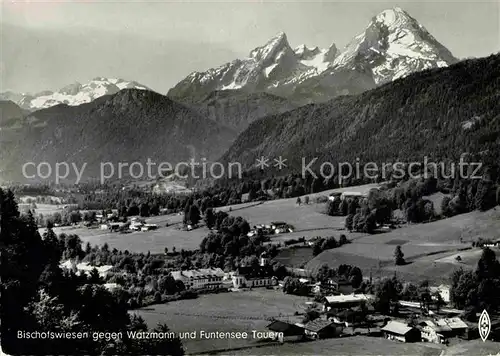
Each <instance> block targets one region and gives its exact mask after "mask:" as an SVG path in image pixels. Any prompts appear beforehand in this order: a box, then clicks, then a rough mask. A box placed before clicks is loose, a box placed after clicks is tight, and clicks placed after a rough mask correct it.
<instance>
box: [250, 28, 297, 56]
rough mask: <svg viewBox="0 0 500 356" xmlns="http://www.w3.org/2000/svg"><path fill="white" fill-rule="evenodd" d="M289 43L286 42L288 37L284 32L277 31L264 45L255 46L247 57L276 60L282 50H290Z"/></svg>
mask: <svg viewBox="0 0 500 356" xmlns="http://www.w3.org/2000/svg"><path fill="white" fill-rule="evenodd" d="M291 50H292V49H291V48H290V45H289V44H288V39H287V37H286V34H285V33H284V32H279V33H278V34H277V35H276V36H274V37H272V38H271V39H270V40H269V41H268V42H267V43H266V44H265V45H264V46H262V47H257V48H255V49H253V50H252V51H251V52H250V54H249V58H252V59H254V60H256V61H258V62H269V61H272V60H276V56H278V55H279V54H280V53H282V52H291Z"/></svg>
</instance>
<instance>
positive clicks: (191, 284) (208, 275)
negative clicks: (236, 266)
mask: <svg viewBox="0 0 500 356" xmlns="http://www.w3.org/2000/svg"><path fill="white" fill-rule="evenodd" d="M171 274H172V277H173V278H174V279H175V280H176V281H182V283H184V286H185V287H186V289H189V288H191V289H204V288H208V289H219V288H222V280H223V279H224V276H225V273H224V271H223V270H222V269H220V268H201V269H193V270H188V271H173V272H171Z"/></svg>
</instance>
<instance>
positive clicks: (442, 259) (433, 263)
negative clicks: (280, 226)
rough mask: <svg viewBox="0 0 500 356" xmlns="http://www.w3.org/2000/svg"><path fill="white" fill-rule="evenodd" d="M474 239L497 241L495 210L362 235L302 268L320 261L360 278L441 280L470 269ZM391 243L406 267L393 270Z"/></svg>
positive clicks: (499, 224)
mask: <svg viewBox="0 0 500 356" xmlns="http://www.w3.org/2000/svg"><path fill="white" fill-rule="evenodd" d="M479 237H483V238H491V239H496V238H498V237H500V209H492V210H490V211H487V212H479V211H474V212H471V213H467V214H462V215H458V216H454V217H452V218H448V219H444V220H439V221H435V222H432V223H428V224H417V225H408V226H406V227H402V228H399V229H395V230H393V231H391V232H388V233H383V234H375V235H365V236H362V237H359V238H357V239H356V240H354V241H353V242H352V243H351V244H348V245H345V246H342V247H339V248H336V249H332V250H328V251H324V252H323V253H321V254H320V255H318V256H317V257H315V258H314V259H312V260H311V261H310V262H309V263H308V264H307V265H306V267H305V268H307V269H310V270H313V271H314V270H316V269H317V268H319V267H321V265H323V264H325V263H326V264H328V265H329V266H331V267H338V265H340V264H343V263H349V264H352V265H356V266H359V267H360V268H361V269H362V270H363V272H364V274H365V275H368V274H369V273H370V271H371V272H372V274H373V276H374V277H375V276H392V275H393V274H394V272H396V273H397V274H398V275H399V276H401V277H402V278H404V279H405V280H408V281H420V280H422V279H424V278H426V279H429V280H431V281H435V282H443V281H446V280H448V278H449V275H450V274H451V272H453V270H455V269H457V268H459V267H464V268H475V266H476V264H477V261H478V260H479V257H480V256H481V250H480V249H472V250H470V247H471V242H472V241H473V240H475V239H477V238H479ZM460 241H462V243H460ZM396 245H401V247H402V250H403V253H404V254H405V259H406V261H407V262H409V264H407V265H405V266H394V263H393V261H394V257H393V254H394V249H395V246H396ZM462 249H469V250H466V251H462ZM458 255H460V257H461V258H462V261H461V262H460V263H458V262H457V261H455V257H456V256H458Z"/></svg>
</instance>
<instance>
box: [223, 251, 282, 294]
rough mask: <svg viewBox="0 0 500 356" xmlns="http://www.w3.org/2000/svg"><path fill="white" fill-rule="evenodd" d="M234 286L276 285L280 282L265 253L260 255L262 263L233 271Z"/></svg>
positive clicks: (236, 287)
mask: <svg viewBox="0 0 500 356" xmlns="http://www.w3.org/2000/svg"><path fill="white" fill-rule="evenodd" d="M232 279H233V287H234V288H235V289H238V288H255V287H268V286H275V285H276V284H277V283H278V280H277V279H276V277H274V276H273V268H272V266H269V260H268V257H267V255H266V254H265V253H263V254H262V255H261V256H260V265H259V267H258V268H255V267H246V266H242V267H238V268H237V269H236V271H235V272H234V273H233V277H232Z"/></svg>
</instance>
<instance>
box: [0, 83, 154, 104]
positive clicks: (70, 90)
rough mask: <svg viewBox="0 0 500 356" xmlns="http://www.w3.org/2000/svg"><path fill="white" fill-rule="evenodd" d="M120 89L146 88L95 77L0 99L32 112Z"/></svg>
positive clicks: (97, 96)
mask: <svg viewBox="0 0 500 356" xmlns="http://www.w3.org/2000/svg"><path fill="white" fill-rule="evenodd" d="M122 89H142V90H147V89H148V88H147V87H146V86H144V85H141V84H139V83H137V82H134V81H126V80H123V79H118V78H104V77H96V78H94V79H92V80H91V81H89V82H88V83H85V84H81V83H78V82H75V83H72V84H69V85H66V86H65V87H63V88H61V89H59V90H58V91H55V92H52V91H43V92H40V93H37V94H33V95H30V94H25V93H23V94H15V95H13V94H12V93H9V92H6V93H1V94H0V98H2V99H7V100H12V99H13V98H15V100H13V101H14V102H16V104H18V105H19V106H20V107H22V108H23V109H26V110H30V111H34V110H39V109H45V108H48V107H51V106H55V105H59V104H66V105H70V106H75V105H80V104H84V103H88V102H91V101H93V100H95V99H97V98H99V97H101V96H104V95H110V94H115V93H117V92H119V91H120V90H122Z"/></svg>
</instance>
